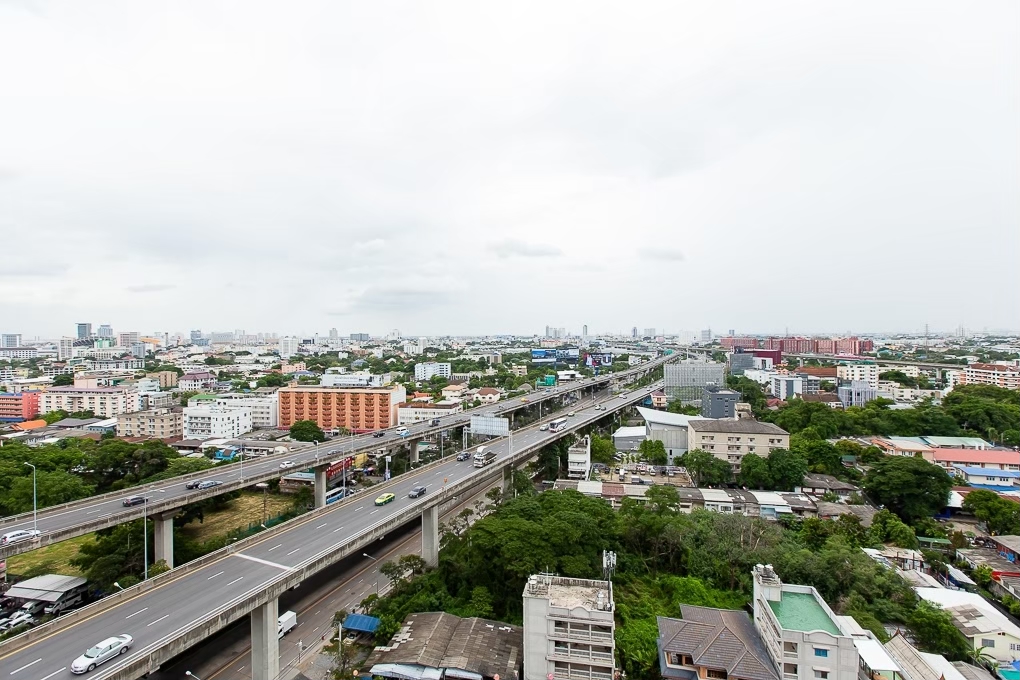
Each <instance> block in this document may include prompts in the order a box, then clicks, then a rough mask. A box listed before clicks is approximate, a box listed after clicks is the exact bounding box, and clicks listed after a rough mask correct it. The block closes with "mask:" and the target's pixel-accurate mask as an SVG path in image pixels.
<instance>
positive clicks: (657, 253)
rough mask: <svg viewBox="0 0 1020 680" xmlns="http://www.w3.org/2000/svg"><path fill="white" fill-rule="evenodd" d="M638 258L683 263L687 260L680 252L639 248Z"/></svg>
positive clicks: (667, 249) (666, 249)
mask: <svg viewBox="0 0 1020 680" xmlns="http://www.w3.org/2000/svg"><path fill="white" fill-rule="evenodd" d="M638 257H641V258H643V259H646V260H661V261H663V262H683V261H684V260H685V259H687V258H686V256H685V255H684V254H683V252H682V251H679V250H675V249H673V248H641V249H639V250H638Z"/></svg>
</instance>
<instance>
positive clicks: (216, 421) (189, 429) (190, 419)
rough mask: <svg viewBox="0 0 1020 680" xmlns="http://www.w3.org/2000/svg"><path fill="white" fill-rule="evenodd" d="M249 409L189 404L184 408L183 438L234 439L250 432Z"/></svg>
mask: <svg viewBox="0 0 1020 680" xmlns="http://www.w3.org/2000/svg"><path fill="white" fill-rule="evenodd" d="M251 422H252V421H251V409H250V408H241V407H232V408H225V407H222V406H189V407H188V408H186V409H184V438H185V439H210V438H216V439H235V438H237V437H240V436H241V435H242V434H245V433H246V432H251V429H252V425H251Z"/></svg>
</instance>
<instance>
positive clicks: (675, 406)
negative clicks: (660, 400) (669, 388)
mask: <svg viewBox="0 0 1020 680" xmlns="http://www.w3.org/2000/svg"><path fill="white" fill-rule="evenodd" d="M666 410H667V411H669V412H670V413H682V414H683V415H685V416H699V415H701V409H700V408H698V407H697V406H694V405H693V404H686V405H685V404H684V403H683V402H682V401H679V400H677V401H671V402H669V404H667V405H666Z"/></svg>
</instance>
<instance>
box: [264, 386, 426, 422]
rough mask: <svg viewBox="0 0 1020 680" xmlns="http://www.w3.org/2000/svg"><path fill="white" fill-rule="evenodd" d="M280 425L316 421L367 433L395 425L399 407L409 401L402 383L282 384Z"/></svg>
mask: <svg viewBox="0 0 1020 680" xmlns="http://www.w3.org/2000/svg"><path fill="white" fill-rule="evenodd" d="M278 394H279V395H280V397H279V398H280V421H279V422H280V424H279V427H284V428H286V427H290V426H291V425H293V424H294V423H295V422H297V421H299V420H313V421H315V423H316V424H317V425H318V426H319V427H321V428H323V429H324V430H332V429H335V428H341V427H342V428H346V429H349V430H353V431H355V432H368V431H370V430H381V429H385V428H387V427H392V426H393V425H395V424H396V422H397V407H398V406H399V405H400V404H402V403H404V401H405V400H406V396H407V392H406V391H405V390H404V387H403V386H402V385H386V386H383V387H323V386H319V385H295V386H292V387H281V388H280V390H279V392H278Z"/></svg>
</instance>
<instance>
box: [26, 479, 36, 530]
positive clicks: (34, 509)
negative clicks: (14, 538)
mask: <svg viewBox="0 0 1020 680" xmlns="http://www.w3.org/2000/svg"><path fill="white" fill-rule="evenodd" d="M25 465H27V466H28V467H30V468H32V529H33V530H34V531H39V496H38V495H37V494H36V485H35V466H34V465H32V464H31V463H29V462H26V463H25Z"/></svg>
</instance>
